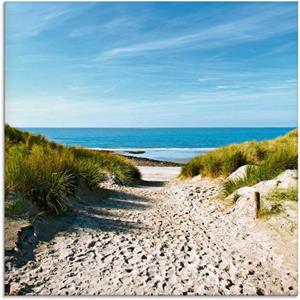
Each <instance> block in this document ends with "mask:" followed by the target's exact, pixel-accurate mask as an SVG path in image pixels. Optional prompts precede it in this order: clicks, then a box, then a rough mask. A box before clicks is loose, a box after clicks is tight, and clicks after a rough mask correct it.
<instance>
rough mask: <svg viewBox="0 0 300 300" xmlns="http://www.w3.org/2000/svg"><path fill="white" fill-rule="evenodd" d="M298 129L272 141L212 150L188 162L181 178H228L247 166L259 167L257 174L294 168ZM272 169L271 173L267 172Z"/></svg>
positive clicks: (247, 143) (296, 161) (296, 155)
mask: <svg viewBox="0 0 300 300" xmlns="http://www.w3.org/2000/svg"><path fill="white" fill-rule="evenodd" d="M297 142H298V130H297V129H295V130H293V131H291V132H289V133H287V134H286V135H284V136H281V137H279V138H277V139H274V140H272V141H262V142H253V141H252V142H245V143H242V144H232V145H228V146H226V147H222V148H219V149H216V150H214V151H212V152H209V153H207V154H205V155H201V156H197V157H195V158H193V159H192V160H190V161H189V162H188V163H187V164H186V165H185V166H183V167H182V169H181V177H182V178H189V177H193V176H196V175H198V174H201V175H203V176H209V177H218V176H223V177H225V176H228V175H229V174H230V173H232V172H233V171H235V170H236V169H237V168H239V167H241V166H243V165H246V164H249V165H257V166H261V167H262V171H261V172H268V173H274V174H279V173H280V172H282V171H283V170H286V169H296V168H297V166H298V149H297ZM271 170H274V171H271Z"/></svg>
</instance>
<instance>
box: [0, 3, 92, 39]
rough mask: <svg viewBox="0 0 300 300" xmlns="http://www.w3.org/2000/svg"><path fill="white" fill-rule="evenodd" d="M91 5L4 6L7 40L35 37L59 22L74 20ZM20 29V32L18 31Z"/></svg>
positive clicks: (36, 4)
mask: <svg viewBox="0 0 300 300" xmlns="http://www.w3.org/2000/svg"><path fill="white" fill-rule="evenodd" d="M92 5H94V4H93V3H86V4H85V5H77V6H75V7H74V6H73V5H70V4H68V3H63V2H62V3H59V4H58V3H48V4H47V5H45V4H44V3H38V2H37V3H25V4H24V5H19V4H18V3H14V2H10V3H9V2H8V3H6V4H5V14H6V26H7V31H8V32H9V34H10V35H9V38H11V37H18V38H22V37H23V38H26V37H35V36H37V35H39V34H40V33H41V32H43V31H45V30H51V29H53V28H56V27H57V26H58V25H59V24H60V22H64V21H66V20H68V19H69V18H74V17H76V16H78V14H81V13H83V12H84V11H85V10H87V9H90V8H91V6H92ZM20 29H22V30H20Z"/></svg>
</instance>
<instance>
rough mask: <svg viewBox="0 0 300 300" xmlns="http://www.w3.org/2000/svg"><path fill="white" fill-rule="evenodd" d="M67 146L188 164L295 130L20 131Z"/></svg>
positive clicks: (151, 129) (134, 129)
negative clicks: (213, 152) (223, 149)
mask: <svg viewBox="0 0 300 300" xmlns="http://www.w3.org/2000/svg"><path fill="white" fill-rule="evenodd" d="M21 129H22V130H26V131H30V132H32V133H40V134H43V135H45V136H46V137H47V138H48V139H49V140H51V141H55V142H59V143H62V144H64V145H66V146H82V147H86V148H90V149H96V150H112V151H114V152H117V153H121V154H125V155H131V156H136V157H142V158H150V159H155V160H167V161H173V162H186V161H188V160H189V159H191V158H192V157H194V156H197V155H201V154H203V153H207V152H209V151H211V150H213V149H216V148H218V147H222V146H225V145H229V144H232V143H241V142H245V141H261V140H268V139H273V138H276V137H278V136H280V135H283V134H285V133H287V132H288V131H290V130H293V129H294V128H292V127H284V128H283V127H276V128H271V127H268V128H244V127H243V128H21Z"/></svg>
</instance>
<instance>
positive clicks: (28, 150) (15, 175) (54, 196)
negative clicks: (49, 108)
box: [5, 125, 140, 214]
mask: <svg viewBox="0 0 300 300" xmlns="http://www.w3.org/2000/svg"><path fill="white" fill-rule="evenodd" d="M5 134H6V136H5V142H6V144H5V192H6V198H8V197H9V196H10V198H11V195H15V197H14V198H15V201H11V199H10V201H7V202H6V208H7V209H6V211H7V212H9V211H12V210H14V208H15V210H16V211H17V210H19V208H20V205H21V204H20V203H22V199H27V200H31V201H32V202H34V203H35V204H36V205H37V206H38V207H39V208H40V209H41V210H43V211H46V212H47V213H49V214H58V213H60V212H62V211H64V209H65V208H66V204H65V203H66V200H67V199H68V198H72V197H75V196H76V193H77V191H78V187H79V185H80V184H81V183H84V184H85V185H87V186H88V187H89V188H90V189H94V188H97V187H98V185H99V183H100V182H101V181H103V179H104V171H109V172H111V173H112V174H114V175H115V176H116V177H117V178H118V179H119V181H120V182H121V183H123V184H130V183H132V182H134V181H135V180H138V179H140V173H139V171H138V169H137V168H136V167H135V166H134V165H133V164H132V163H131V162H130V161H129V160H127V159H125V158H123V157H121V156H119V155H115V154H112V153H100V152H97V151H90V150H86V149H81V148H68V147H64V146H62V145H59V144H57V143H53V142H48V141H47V140H46V139H45V138H44V137H43V136H41V135H32V134H30V133H27V132H25V133H23V132H21V131H19V130H17V129H15V128H12V127H10V126H8V125H6V128H5Z"/></svg>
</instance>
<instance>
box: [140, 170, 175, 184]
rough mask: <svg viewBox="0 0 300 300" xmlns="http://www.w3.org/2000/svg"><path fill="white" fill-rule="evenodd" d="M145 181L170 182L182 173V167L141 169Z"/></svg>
mask: <svg viewBox="0 0 300 300" xmlns="http://www.w3.org/2000/svg"><path fill="white" fill-rule="evenodd" d="M139 170H140V171H141V173H142V179H143V180H145V181H170V180H171V179H173V178H175V177H176V176H177V175H179V173H180V167H139Z"/></svg>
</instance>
